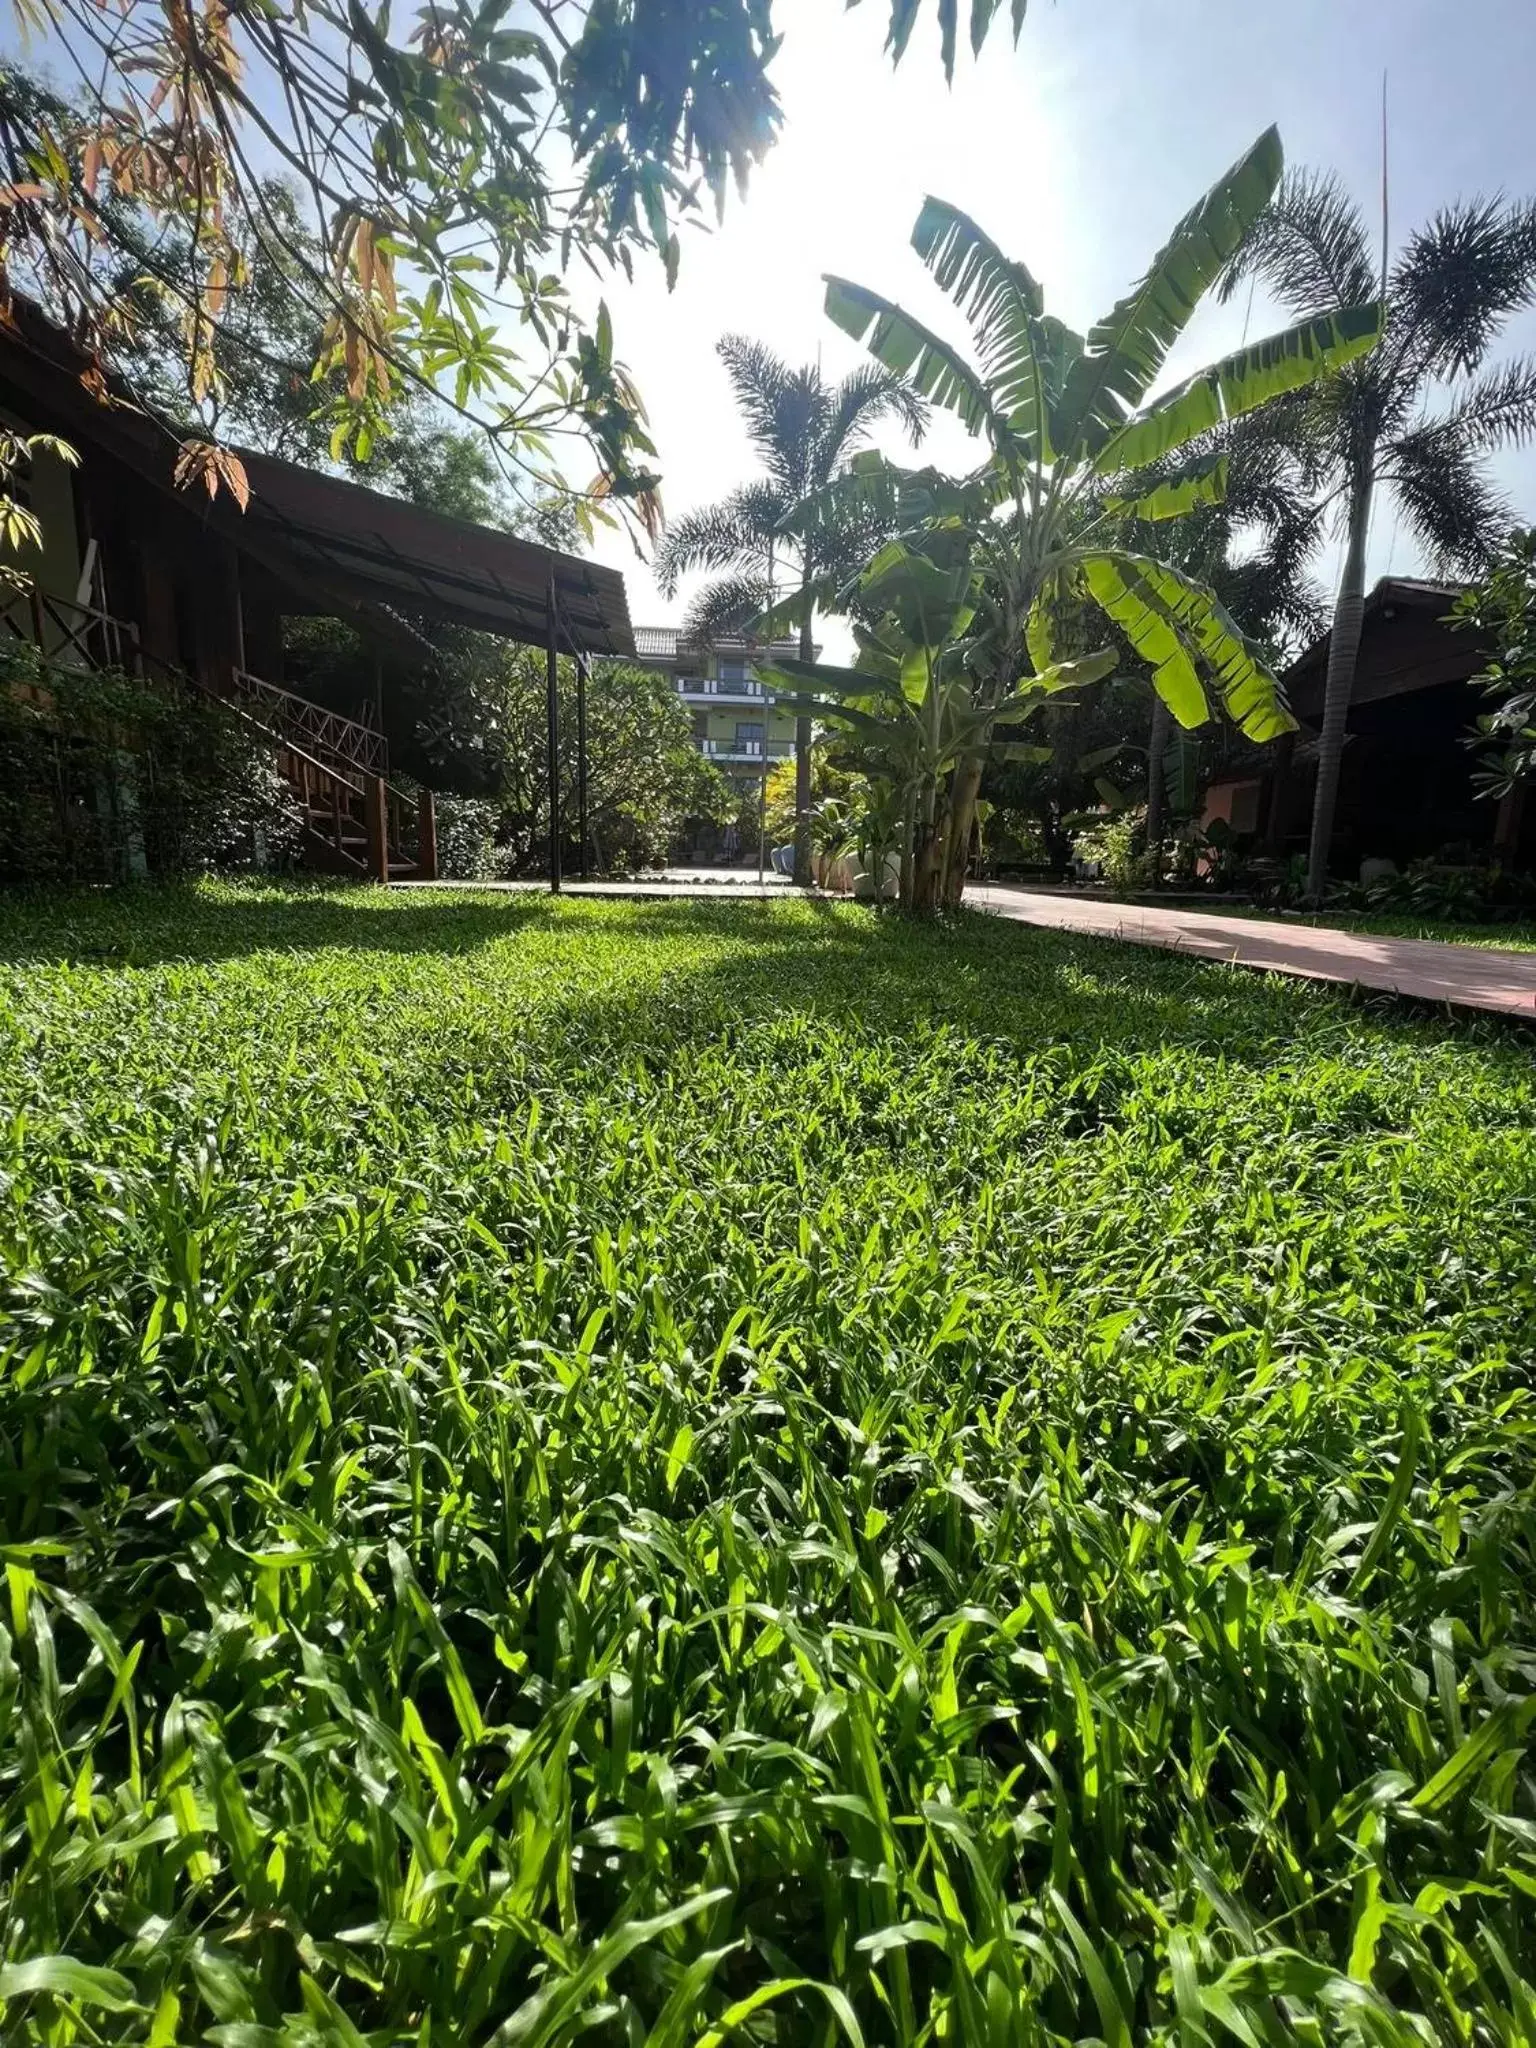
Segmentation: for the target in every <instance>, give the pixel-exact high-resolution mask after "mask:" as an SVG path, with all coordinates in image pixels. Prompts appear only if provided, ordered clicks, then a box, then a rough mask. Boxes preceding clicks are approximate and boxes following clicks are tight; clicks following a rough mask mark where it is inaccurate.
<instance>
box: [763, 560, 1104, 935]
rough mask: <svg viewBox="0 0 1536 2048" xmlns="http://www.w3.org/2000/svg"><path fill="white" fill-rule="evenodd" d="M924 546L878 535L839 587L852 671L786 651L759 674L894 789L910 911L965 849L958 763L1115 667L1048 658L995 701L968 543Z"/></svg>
mask: <svg viewBox="0 0 1536 2048" xmlns="http://www.w3.org/2000/svg"><path fill="white" fill-rule="evenodd" d="M926 545H927V552H924V551H922V550H920V549H919V548H917V547H915V546H913V545H910V544H908V543H906V542H903V541H893V542H890V543H889V544H888V545H887V546H885V547H883V548H882V549H881V550H880V552H879V553H878V554H877V555H876V556H875V558H874V560H873V561H872V562H871V563H870V565H869V567H868V568H867V569H866V570H865V571H864V573H863V575H862V576H860V577H859V578H858V579H856V584H855V586H854V587H853V588H852V589H851V590H849V591H846V592H845V593H844V604H845V608H846V609H850V610H852V611H854V612H855V613H857V614H859V615H860V616H861V617H862V618H863V619H864V620H865V621H868V622H870V623H865V624H861V625H860V626H858V627H856V628H855V635H856V638H857V641H858V645H859V655H858V659H857V661H856V663H855V665H854V666H853V667H852V668H838V667H834V666H832V665H830V664H827V663H821V662H808V661H795V660H791V659H789V658H787V657H786V658H783V659H781V660H779V661H777V662H776V663H774V665H773V667H772V668H771V669H770V670H767V671H765V673H766V674H767V675H768V676H769V677H770V679H771V680H772V681H773V682H774V683H775V684H776V685H777V686H779V702H780V704H781V706H787V707H788V708H789V709H790V710H792V711H793V712H794V713H795V715H796V716H797V717H802V718H816V719H820V720H822V721H823V722H824V723H826V724H829V725H832V726H834V727H836V728H839V729H840V730H842V731H844V732H846V733H849V734H850V735H851V736H852V737H853V738H855V739H856V740H857V741H858V743H859V749H860V754H861V757H862V765H863V767H864V770H865V773H866V774H867V775H869V776H870V777H871V778H872V779H873V780H875V781H876V782H879V783H883V784H884V785H886V786H887V787H888V788H889V789H890V790H891V791H892V792H893V793H894V796H895V800H896V802H897V804H898V805H899V809H900V814H901V818H902V826H901V833H900V842H899V843H900V849H901V885H900V896H901V902H902V905H903V906H904V907H905V908H907V909H911V910H931V909H933V908H935V907H936V906H937V905H938V904H941V903H943V902H945V901H947V900H949V898H950V895H951V891H952V876H951V870H952V868H953V866H954V864H955V862H956V860H957V859H961V860H963V856H964V853H965V851H966V849H967V848H968V846H969V833H970V822H971V821H970V820H967V821H966V835H965V837H964V838H960V837H959V836H958V834H957V829H956V828H957V820H956V818H955V814H954V811H953V806H952V803H951V801H950V798H951V794H952V789H953V777H954V771H955V770H956V768H957V767H958V766H959V764H960V763H962V762H963V761H965V760H967V759H968V758H969V757H970V756H971V755H972V754H974V753H976V752H978V751H981V752H984V751H985V750H986V749H987V748H988V747H989V746H990V745H991V743H992V740H993V736H994V734H995V733H996V732H997V731H998V730H999V728H1002V729H1007V728H1008V727H1011V726H1012V725H1015V724H1017V723H1018V722H1020V721H1021V720H1023V719H1025V718H1027V717H1028V715H1029V714H1030V713H1031V712H1032V711H1033V710H1034V709H1035V708H1036V706H1037V705H1038V704H1039V703H1041V702H1042V701H1043V699H1044V698H1046V697H1048V696H1049V695H1051V694H1052V693H1054V692H1055V691H1058V690H1065V689H1069V688H1072V687H1075V686H1084V685H1087V684H1090V683H1094V682H1097V681H1098V680H1099V679H1100V678H1101V677H1102V676H1104V675H1106V674H1107V673H1108V672H1109V670H1110V669H1111V668H1113V666H1114V664H1115V656H1114V653H1113V651H1107V652H1103V653H1098V654H1092V655H1089V656H1087V657H1085V658H1083V659H1079V660H1076V661H1065V662H1056V663H1051V664H1049V665H1047V666H1046V667H1045V668H1043V669H1041V670H1039V671H1037V672H1036V673H1033V674H1031V675H1029V676H1026V677H1022V678H1020V680H1019V681H1018V683H1017V684H1016V685H1015V687H1014V688H1013V689H1012V690H1010V691H1009V692H1008V693H1007V694H1006V695H1004V696H1001V697H997V696H988V697H984V698H983V697H979V696H978V693H977V689H976V673H977V670H976V665H975V651H976V646H975V638H974V635H975V633H976V631H977V629H978V628H980V630H981V631H982V632H983V634H985V631H986V626H985V621H984V618H983V615H982V614H981V613H980V612H979V611H978V603H977V600H978V596H979V595H980V594H981V592H980V582H979V579H978V577H977V575H976V572H975V569H974V567H973V564H972V561H971V557H970V553H969V549H968V548H967V546H966V545H965V542H964V538H963V536H962V535H960V534H959V533H958V532H956V531H955V530H954V529H953V528H951V529H948V530H947V531H946V530H943V529H940V530H936V531H935V532H933V533H931V534H929V535H928V536H927V543H926ZM956 893H957V892H956Z"/></svg>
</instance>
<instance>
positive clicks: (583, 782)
mask: <svg viewBox="0 0 1536 2048" xmlns="http://www.w3.org/2000/svg"><path fill="white" fill-rule="evenodd" d="M587 668H588V661H587V657H586V656H585V655H584V654H578V655H577V657H576V820H577V823H578V824H579V826H580V827H581V879H582V880H583V881H585V880H586V879H587Z"/></svg>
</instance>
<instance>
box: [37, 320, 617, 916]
mask: <svg viewBox="0 0 1536 2048" xmlns="http://www.w3.org/2000/svg"><path fill="white" fill-rule="evenodd" d="M0 412H3V414H4V416H5V417H6V419H7V420H8V422H9V423H10V424H11V425H12V427H13V428H14V429H15V430H17V431H19V432H24V433H46V434H51V435H55V436H57V437H59V438H60V439H62V440H64V441H66V442H68V443H69V444H70V445H71V446H72V447H73V449H74V450H75V451H76V453H77V455H78V456H79V458H80V459H79V465H78V467H75V468H69V467H66V466H65V465H64V464H63V463H61V462H59V461H58V460H57V459H55V458H53V457H52V456H49V455H46V454H41V455H39V457H38V459H37V462H36V464H35V465H34V468H33V471H32V474H31V476H30V477H29V479H28V480H27V491H28V496H29V498H30V501H31V504H32V507H33V509H34V510H35V511H36V513H37V515H38V517H39V519H40V521H41V524H42V529H43V550H42V554H41V558H40V559H39V558H37V557H36V555H33V556H32V557H31V558H30V559H28V560H27V561H26V563H25V564H22V565H20V566H24V567H26V568H27V569H28V570H29V571H30V572H31V576H32V588H31V589H30V590H29V591H27V592H25V593H23V594H22V595H20V596H16V597H13V598H12V599H11V600H10V602H9V603H4V600H3V598H0V604H3V605H4V608H3V610H0V642H3V640H4V639H5V637H6V636H12V637H14V638H18V639H22V640H26V641H30V642H32V643H34V644H35V645H36V646H38V647H39V648H41V649H42V651H43V652H44V654H45V655H46V656H47V657H48V658H49V660H51V661H55V662H58V661H63V662H68V663H72V664H75V665H77V666H78V665H82V664H83V665H90V666H112V667H115V668H126V669H128V670H130V671H132V672H134V673H137V674H139V675H142V676H145V677H148V678H152V679H154V680H155V681H157V682H158V683H159V684H161V685H162V686H163V687H165V688H168V689H188V690H193V691H200V692H203V693H206V694H211V695H212V696H214V697H216V698H218V699H220V700H222V701H224V702H226V703H228V704H230V705H232V706H234V707H236V709H237V710H238V712H239V714H240V715H241V717H242V718H243V719H244V720H245V721H246V722H247V724H248V726H249V728H250V730H251V731H252V732H253V733H255V734H257V735H259V739H260V744H261V745H262V746H263V747H265V746H267V745H270V747H271V749H272V758H273V760H274V762H275V763H276V765H277V767H278V768H279V770H280V771H281V773H282V775H283V776H284V777H285V778H286V780H287V782H288V784H289V786H290V787H291V789H292V791H293V795H294V798H295V801H296V804H297V806H298V808H299V810H300V812H301V815H302V819H303V851H302V857H303V858H304V860H305V861H306V863H307V864H309V865H312V866H315V867H317V868H322V869H327V870H329V871H331V872H337V873H342V874H353V875H357V876H367V877H371V878H373V879H375V880H378V881H384V882H387V881H388V880H389V879H390V878H391V877H392V876H394V877H403V876H419V877H423V878H431V877H433V876H435V874H436V871H437V859H436V833H435V820H434V809H433V802H432V794H431V792H430V791H423V792H422V793H421V794H420V795H419V796H417V795H411V796H408V795H407V794H406V793H405V792H404V791H403V790H401V789H399V788H398V787H396V786H395V785H393V784H392V783H391V781H390V779H389V758H388V750H387V747H386V744H385V740H384V736H383V733H382V732H381V731H380V729H379V724H378V721H377V719H376V718H375V717H374V716H373V715H372V713H371V711H370V709H369V708H368V707H366V706H357V707H354V709H355V711H356V715H355V716H343V715H341V713H339V712H337V711H335V710H332V709H328V708H326V707H325V706H322V705H320V704H317V703H314V702H312V701H311V700H310V699H308V698H306V697H305V696H303V695H302V694H299V693H297V692H295V691H294V690H293V689H291V688H290V687H288V686H287V685H286V683H285V679H284V673H283V647H284V635H283V622H284V620H285V619H286V618H292V617H296V616H302V615H306V614H307V615H311V616H314V615H318V616H321V617H326V618H336V619H342V620H345V621H347V622H348V623H349V624H350V625H351V626H352V627H353V628H354V629H355V630H356V631H357V633H358V635H359V637H360V638H361V639H362V641H363V643H364V644H365V645H366V646H368V647H369V648H370V649H373V650H376V651H377V658H378V660H379V661H380V662H382V661H383V660H384V659H385V658H386V657H389V658H392V659H393V660H394V661H396V662H398V661H399V660H400V659H401V658H402V657H404V658H407V659H410V660H413V661H419V662H426V661H429V660H430V658H431V655H432V651H433V650H432V648H431V644H430V641H429V639H428V638H427V634H428V633H429V631H430V629H431V628H432V627H433V626H435V625H446V624H451V625H458V626H467V627H473V628H475V629H477V630H479V631H482V632H488V633H494V634H499V635H501V636H503V637H505V638H507V639H511V640H517V641H522V642H525V643H528V644H531V645H536V646H539V647H543V648H545V649H546V650H547V651H548V653H549V656H550V660H549V674H550V688H551V717H552V721H553V718H554V716H555V709H556V707H555V705H554V687H555V661H554V656H555V654H556V652H557V651H558V650H564V651H569V652H570V653H572V654H574V655H576V656H577V657H578V658H579V659H581V660H584V659H585V658H586V657H587V656H590V655H599V656H609V655H612V656H629V657H632V656H633V654H634V638H633V635H632V633H631V630H630V624H629V613H628V607H627V604H626V600H625V594H624V580H623V577H622V576H621V575H619V574H618V573H617V572H616V571H614V570H611V569H603V568H598V567H596V566H595V565H594V564H592V563H590V562H584V561H581V560H579V559H578V558H576V557H574V556H571V555H566V554H561V553H558V552H556V551H554V550H552V549H549V548H545V547H540V546H538V545H536V544H535V543H533V542H530V541H526V540H520V539H516V538H514V537H513V536H512V535H510V534H506V533H501V532H495V531H492V530H491V529H489V528H486V527H482V526H476V525H472V524H470V523H468V522H466V521H462V520H457V519H449V518H445V517H443V516H441V515H439V514H437V513H433V512H427V511H422V510H420V509H418V508H417V507H416V506H413V505H410V504H407V503H405V502H403V501H402V500H400V499H396V498H390V497H387V496H385V495H383V494H382V493H380V492H378V491H372V490H367V489H364V488H362V487H361V486H359V485H357V484H354V483H349V482H346V481H343V480H342V479H340V478H338V477H335V476H331V475H328V474H325V473H323V472H320V471H316V470H311V469H302V468H299V467H298V466H296V465H294V464H292V463H286V462H279V461H276V460H274V459H273V458H271V457H269V456H265V455H260V454H257V453H254V452H251V451H246V450H239V451H237V453H238V454H239V459H240V462H241V464H242V465H243V467H244V470H245V474H246V478H247V480H248V483H249V487H250V490H249V500H248V503H247V504H246V506H245V508H244V509H243V510H242V508H241V506H240V504H239V502H238V500H237V498H236V496H235V494H234V493H233V492H232V491H231V490H230V489H229V488H228V487H227V486H226V487H224V488H221V489H220V490H219V491H218V492H217V494H216V495H215V496H213V497H211V498H210V497H209V496H208V494H207V493H206V491H204V490H202V489H200V488H199V489H190V490H189V489H185V488H181V487H179V486H178V484H177V481H176V477H175V465H176V460H177V455H178V450H179V445H180V444H179V441H178V437H177V436H176V435H175V434H174V433H173V432H172V431H171V429H170V428H169V427H167V426H166V425H165V424H164V423H163V422H162V421H160V420H158V419H156V418H154V417H153V416H151V415H150V414H149V413H148V412H146V411H145V410H143V409H142V407H140V406H138V405H136V404H135V403H133V402H132V401H131V399H130V398H129V397H128V395H127V393H125V392H123V391H121V390H119V389H116V388H111V387H108V388H106V389H103V387H102V385H101V380H100V379H99V377H97V376H96V375H95V373H94V372H93V370H92V366H91V364H90V363H89V361H88V360H87V359H86V358H85V357H84V356H83V355H82V354H81V353H80V351H79V350H78V349H77V348H76V347H75V345H74V344H73V342H72V341H71V340H70V338H69V337H68V336H67V335H66V334H64V333H63V332H62V331H61V330H60V329H59V328H58V327H57V326H56V325H54V324H53V323H52V322H51V321H49V320H48V319H47V318H46V317H45V316H44V315H43V314H42V313H41V312H40V311H39V310H38V308H37V307H36V306H34V305H32V304H31V303H29V302H28V301H25V300H22V299H16V300H13V301H12V303H11V307H10V311H9V317H8V318H6V319H4V321H3V323H0ZM84 800H86V801H94V800H96V799H95V798H94V797H93V796H91V795H90V793H86V795H85V798H84ZM557 807H558V792H557ZM555 824H556V828H557V831H558V818H556V820H555ZM557 831H556V834H552V837H557ZM552 880H553V881H555V882H556V884H557V885H558V875H553V876H552Z"/></svg>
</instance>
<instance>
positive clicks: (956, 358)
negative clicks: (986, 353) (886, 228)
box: [826, 273, 1010, 448]
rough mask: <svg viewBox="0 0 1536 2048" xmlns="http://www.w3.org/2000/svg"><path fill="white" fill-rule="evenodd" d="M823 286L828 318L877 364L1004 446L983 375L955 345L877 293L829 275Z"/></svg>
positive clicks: (1004, 427) (1004, 430)
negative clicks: (825, 291) (866, 350)
mask: <svg viewBox="0 0 1536 2048" xmlns="http://www.w3.org/2000/svg"><path fill="white" fill-rule="evenodd" d="M826 286H827V296H826V309H827V317H828V319H829V320H831V321H832V322H833V323H834V324H835V325H836V326H838V327H841V328H842V330H843V332H844V334H847V335H851V336H852V337H853V339H854V340H855V341H857V342H862V343H863V345H864V346H865V348H867V349H868V350H869V353H870V354H871V355H872V356H873V357H874V358H875V360H876V362H878V363H881V364H883V365H884V367H885V368H886V369H887V370H889V371H890V372H891V374H892V375H893V376H896V377H904V378H905V379H907V381H908V382H909V383H910V384H911V385H912V386H913V387H914V388H915V389H916V390H918V391H920V392H921V393H922V395H923V397H924V398H928V399H931V400H932V401H933V403H934V404H935V405H942V406H943V407H945V409H946V410H947V411H949V412H953V413H956V414H958V416H959V418H960V419H961V420H962V421H963V422H964V423H965V425H966V426H967V427H968V428H969V429H970V431H971V432H972V433H973V434H986V435H987V437H988V438H989V440H990V441H991V443H992V445H993V447H994V448H1001V447H1006V446H1007V445H1008V443H1009V439H1010V436H1009V429H1008V423H1007V421H1006V420H1005V419H1004V418H1003V417H1002V416H1001V415H1000V414H998V413H997V411H996V410H995V409H994V407H993V405H992V400H991V395H990V393H989V392H988V390H987V386H986V383H985V381H984V379H983V378H982V377H980V376H979V375H978V374H977V372H976V371H975V370H974V369H973V368H972V367H971V365H970V364H969V363H968V362H967V361H966V360H965V358H964V357H963V356H962V355H961V354H960V352H959V350H958V349H956V348H953V347H951V345H950V344H949V343H948V342H947V341H945V340H944V339H943V338H942V337H941V336H940V335H937V334H935V333H934V332H933V330H932V329H931V328H929V327H925V326H924V325H923V323H922V322H921V321H920V320H914V319H913V317H912V315H911V314H910V313H908V312H905V311H904V310H903V309H902V308H901V307H900V306H898V305H896V304H895V303H894V302H893V301H892V300H890V299H887V298H883V297H882V296H881V294H880V293H879V292H871V291H866V290H865V288H864V286H863V285H860V284H851V283H850V282H849V281H848V279H847V278H844V277H833V276H832V275H831V274H830V273H829V274H828V276H827V278H826Z"/></svg>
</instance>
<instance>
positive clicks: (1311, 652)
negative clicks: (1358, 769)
mask: <svg viewBox="0 0 1536 2048" xmlns="http://www.w3.org/2000/svg"><path fill="white" fill-rule="evenodd" d="M1462 589H1463V585H1461V584H1459V583H1435V582H1430V581H1426V580H1424V579H1421V578H1419V577H1414V576H1383V577H1382V579H1381V581H1380V582H1379V583H1378V584H1377V585H1376V587H1375V588H1374V589H1373V590H1372V591H1371V592H1370V593H1369V595H1368V596H1367V597H1366V600H1365V616H1364V623H1363V625H1362V628H1361V633H1360V655H1359V660H1358V662H1357V664H1356V671H1355V687H1354V690H1353V692H1352V693H1351V702H1352V703H1354V704H1368V703H1372V702H1374V701H1376V700H1378V699H1380V698H1383V697H1403V696H1408V695H1410V694H1411V693H1412V692H1414V691H1416V690H1429V689H1433V688H1434V687H1435V686H1436V685H1437V684H1440V683H1450V682H1465V681H1466V679H1467V678H1468V677H1469V676H1472V675H1475V674H1476V673H1477V671H1478V670H1479V669H1480V668H1481V667H1482V666H1483V664H1484V659H1485V657H1484V653H1483V650H1482V649H1481V648H1480V647H1479V645H1478V642H1477V639H1476V636H1475V635H1473V634H1471V633H1466V632H1462V631H1459V630H1458V629H1456V628H1455V627H1452V626H1448V625H1446V624H1445V616H1446V614H1447V612H1449V610H1450V609H1451V606H1452V604H1453V603H1454V602H1455V600H1456V598H1457V597H1458V596H1459V595H1460V594H1461V591H1462ZM1332 641H1333V635H1332V633H1331V632H1329V633H1324V634H1322V635H1321V637H1320V638H1318V639H1317V640H1314V641H1313V643H1312V645H1311V646H1310V647H1309V648H1308V649H1307V651H1306V652H1305V653H1304V654H1301V655H1298V656H1297V658H1296V660H1295V661H1293V662H1292V663H1291V665H1290V667H1289V668H1288V669H1287V670H1286V671H1285V673H1284V675H1282V676H1281V678H1280V682H1281V686H1282V688H1283V689H1284V691H1285V695H1286V701H1287V703H1288V704H1289V705H1290V707H1291V709H1292V711H1294V712H1295V713H1296V715H1297V717H1298V718H1300V719H1302V720H1303V721H1305V722H1307V723H1313V722H1315V720H1316V719H1317V717H1318V716H1319V715H1320V713H1321V711H1322V708H1323V689H1324V685H1325V683H1326V680H1327V675H1328V650H1329V647H1330V646H1331V645H1332Z"/></svg>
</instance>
